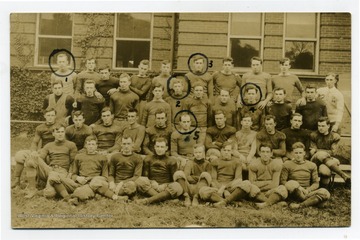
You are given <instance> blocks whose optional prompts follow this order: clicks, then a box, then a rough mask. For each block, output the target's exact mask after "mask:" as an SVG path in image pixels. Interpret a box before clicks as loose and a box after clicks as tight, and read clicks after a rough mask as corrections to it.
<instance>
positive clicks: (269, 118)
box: [264, 114, 276, 123]
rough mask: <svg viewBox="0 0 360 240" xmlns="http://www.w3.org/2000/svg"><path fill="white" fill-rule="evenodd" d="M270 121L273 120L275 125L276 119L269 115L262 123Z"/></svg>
mask: <svg viewBox="0 0 360 240" xmlns="http://www.w3.org/2000/svg"><path fill="white" fill-rule="evenodd" d="M271 119H273V120H274V123H276V117H275V116H274V115H271V114H269V115H266V116H265V120H264V121H269V120H271Z"/></svg>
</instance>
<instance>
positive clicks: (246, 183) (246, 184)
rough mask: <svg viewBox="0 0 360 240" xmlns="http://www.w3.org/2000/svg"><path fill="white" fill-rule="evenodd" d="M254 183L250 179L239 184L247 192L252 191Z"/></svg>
mask: <svg viewBox="0 0 360 240" xmlns="http://www.w3.org/2000/svg"><path fill="white" fill-rule="evenodd" d="M251 185H252V183H251V182H250V181H249V180H245V181H242V182H241V183H240V184H239V186H238V187H239V188H240V189H241V190H243V191H244V192H246V193H250V190H251Z"/></svg>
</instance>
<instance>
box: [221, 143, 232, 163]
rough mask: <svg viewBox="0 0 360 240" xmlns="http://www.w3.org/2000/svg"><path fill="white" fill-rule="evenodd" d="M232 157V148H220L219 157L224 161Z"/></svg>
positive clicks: (228, 146) (229, 146)
mask: <svg viewBox="0 0 360 240" xmlns="http://www.w3.org/2000/svg"><path fill="white" fill-rule="evenodd" d="M231 155H232V147H231V145H227V146H225V147H223V148H221V156H222V158H223V159H225V160H230V159H231Z"/></svg>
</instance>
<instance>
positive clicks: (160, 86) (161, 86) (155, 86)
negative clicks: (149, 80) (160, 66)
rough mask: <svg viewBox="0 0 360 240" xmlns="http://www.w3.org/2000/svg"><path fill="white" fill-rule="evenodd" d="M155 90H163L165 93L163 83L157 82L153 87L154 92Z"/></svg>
mask: <svg viewBox="0 0 360 240" xmlns="http://www.w3.org/2000/svg"><path fill="white" fill-rule="evenodd" d="M155 88H161V90H163V91H164V85H162V84H161V83H159V82H157V83H155V84H154V86H153V90H154V89H155Z"/></svg>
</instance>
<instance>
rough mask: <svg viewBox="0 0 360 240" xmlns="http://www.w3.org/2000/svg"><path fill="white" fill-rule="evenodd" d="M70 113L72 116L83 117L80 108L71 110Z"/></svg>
mask: <svg viewBox="0 0 360 240" xmlns="http://www.w3.org/2000/svg"><path fill="white" fill-rule="evenodd" d="M71 115H72V117H79V116H83V117H84V113H83V112H82V111H80V110H76V111H73V112H72V114H71Z"/></svg>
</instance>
